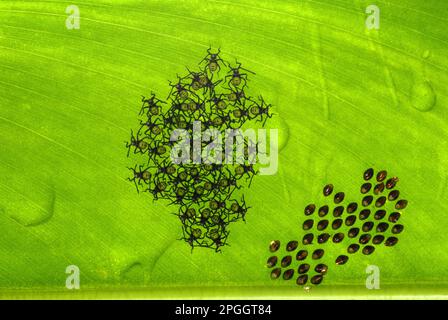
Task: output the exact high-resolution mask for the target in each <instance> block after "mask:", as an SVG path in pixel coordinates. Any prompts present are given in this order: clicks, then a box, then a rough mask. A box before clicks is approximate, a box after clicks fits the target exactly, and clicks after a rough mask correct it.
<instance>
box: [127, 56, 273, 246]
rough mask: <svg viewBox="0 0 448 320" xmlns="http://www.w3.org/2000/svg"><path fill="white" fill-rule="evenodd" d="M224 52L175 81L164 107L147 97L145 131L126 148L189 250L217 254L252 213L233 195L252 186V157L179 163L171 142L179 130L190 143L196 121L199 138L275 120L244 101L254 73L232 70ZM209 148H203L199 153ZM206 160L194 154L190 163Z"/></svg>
mask: <svg viewBox="0 0 448 320" xmlns="http://www.w3.org/2000/svg"><path fill="white" fill-rule="evenodd" d="M219 53H220V51H219V50H218V52H216V53H212V52H211V49H208V50H207V55H206V57H205V58H204V59H203V60H202V61H201V62H200V63H199V70H198V71H191V70H189V69H188V68H187V71H188V72H187V74H186V75H185V76H179V75H178V76H177V80H176V82H174V83H173V82H170V86H171V91H170V93H169V96H168V98H167V101H166V102H165V101H162V100H159V99H158V98H157V97H156V96H155V94H151V96H150V97H143V99H142V107H141V111H140V114H139V116H140V119H139V120H140V126H139V128H138V130H137V131H136V132H134V131H132V132H131V138H130V141H129V142H127V145H126V146H127V148H128V157H129V156H130V155H132V156H133V157H134V156H136V157H138V160H137V161H138V164H136V165H135V166H134V167H133V168H130V170H131V174H132V176H131V178H129V180H130V181H132V182H133V183H134V184H135V186H136V188H137V191H138V192H149V193H150V194H152V196H153V198H154V200H157V199H165V200H168V201H169V203H170V204H173V205H177V209H178V210H177V212H176V213H175V214H176V215H177V216H178V217H179V219H180V221H181V223H182V234H183V236H182V239H183V240H185V241H186V242H187V243H189V244H190V245H191V247H192V249H193V248H194V247H207V248H212V249H215V250H216V251H220V248H221V247H222V246H224V245H226V244H227V243H226V242H227V237H228V235H229V230H228V228H227V227H228V225H229V224H230V223H231V222H234V221H237V220H244V218H245V215H246V212H247V210H248V207H247V206H246V203H245V200H244V196H242V197H241V198H240V199H239V200H237V199H234V197H232V194H233V192H234V191H235V190H236V189H240V188H241V186H242V185H241V181H247V182H248V183H249V185H250V182H251V181H252V178H253V177H254V175H256V174H257V170H256V168H255V165H254V164H252V163H249V161H247V160H248V159H246V161H244V162H242V163H241V162H240V163H239V164H227V163H225V164H224V163H221V164H220V163H212V162H205V163H204V161H202V162H201V163H198V162H193V161H190V163H185V162H184V163H181V164H175V163H174V162H173V161H172V157H171V156H170V154H171V153H170V152H171V150H172V148H173V146H174V144H175V143H176V142H172V141H170V136H171V134H172V132H173V131H174V130H175V129H183V130H186V131H187V132H188V133H189V134H190V137H191V136H192V135H193V127H194V123H196V121H200V123H201V130H202V131H201V133H203V132H204V131H205V130H206V129H209V128H210V129H217V130H219V131H220V132H224V131H225V130H227V129H239V128H241V127H242V126H243V125H245V124H246V123H249V122H251V121H253V122H258V123H259V124H261V125H262V126H264V123H265V122H266V120H267V119H268V118H270V117H272V114H271V113H270V108H271V105H269V104H267V103H266V102H265V101H264V100H263V98H262V97H259V98H257V99H254V98H252V97H250V96H248V95H246V92H245V90H246V89H247V88H248V86H247V84H248V81H249V80H248V75H249V74H253V72H251V71H249V70H247V69H245V68H243V67H242V66H241V64H240V63H238V62H236V63H235V65H231V64H229V63H227V62H225V61H223V60H222V58H221V57H220V56H219ZM191 140H193V139H191ZM241 141H242V142H241ZM208 143H209V142H207V143H205V142H201V144H202V145H201V150H202V149H203V148H204V147H205V146H206V145H207V144H208ZM240 143H242V144H244V146H241V144H240V145H239V147H243V148H244V153H245V155H246V156H247V155H248V154H249V153H248V151H250V150H252V151H253V149H250V148H257V145H256V144H254V143H253V142H252V141H249V140H248V139H242V140H240ZM237 147H238V146H233V148H235V149H236V148H237ZM223 149H224V147H223ZM190 150H194V147H192V148H191V149H190ZM202 154H203V153H201V154H198V152H196V151H193V152H192V153H190V156H189V157H190V160H193V159H194V157H195V156H201V155H202ZM222 154H224V152H222ZM242 179H243V180H242Z"/></svg>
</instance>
